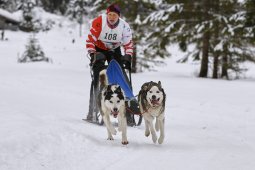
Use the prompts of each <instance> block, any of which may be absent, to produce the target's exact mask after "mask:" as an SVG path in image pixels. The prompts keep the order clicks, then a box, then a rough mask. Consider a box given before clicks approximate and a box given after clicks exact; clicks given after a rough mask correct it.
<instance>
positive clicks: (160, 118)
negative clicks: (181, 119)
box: [138, 81, 166, 144]
mask: <svg viewBox="0 0 255 170" xmlns="http://www.w3.org/2000/svg"><path fill="white" fill-rule="evenodd" d="M138 102H139V106H140V111H141V113H142V114H143V117H144V122H145V136H146V137H148V136H149V135H150V133H151V135H152V141H153V142H154V143H156V142H157V139H158V138H157V134H156V132H155V129H156V131H159V130H160V137H159V139H158V143H159V144H162V143H163V141H164V137H165V132H164V124H165V113H164V112H165V102H166V94H165V92H164V89H163V88H162V86H161V82H160V81H159V82H158V83H156V82H153V81H151V82H147V83H144V84H143V85H142V87H141V90H140V92H139V95H138ZM154 118H156V123H155V129H154V125H153V120H154Z"/></svg>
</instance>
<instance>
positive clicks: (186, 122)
mask: <svg viewBox="0 0 255 170" xmlns="http://www.w3.org/2000/svg"><path fill="white" fill-rule="evenodd" d="M87 30H88V29H87V28H86V29H84V32H83V33H84V34H83V37H79V36H78V35H79V29H78V27H75V26H72V24H70V26H69V27H62V28H55V29H54V30H52V31H49V32H42V33H39V34H38V35H37V37H38V39H39V43H40V45H41V46H42V48H43V50H44V52H45V54H46V56H47V57H50V58H51V59H52V60H53V63H44V62H42V63H40V62H38V63H26V64H19V63H17V57H18V56H20V55H21V54H22V53H23V52H24V49H25V44H26V43H27V40H28V37H29V35H30V34H28V33H23V32H12V31H6V37H8V41H0V94H1V97H0V117H1V119H0V169H1V170H14V169H19V170H30V169H31V170H34V169H36V170H46V169H47V170H56V169H61V170H84V169H91V170H102V169H109V170H110V169H122V170H128V169H132V170H141V169H148V170H154V169H160V170H169V169H174V170H186V169H189V170H205V169H206V170H216V169H217V170H240V169H245V170H253V169H254V166H255V161H254V160H255V154H254V151H255V146H254V142H255V135H254V131H255V115H254V113H255V105H254V98H255V91H254V81H255V77H254V73H255V69H254V66H253V65H250V71H249V72H248V73H247V79H241V80H235V81H226V80H212V79H200V78H196V77H195V71H196V69H197V66H194V65H191V64H176V59H177V58H178V57H179V58H180V52H179V51H178V49H177V48H176V47H175V46H173V47H170V48H169V51H171V52H172V53H173V55H172V58H171V59H167V60H166V62H167V67H162V66H161V67H159V68H158V72H144V73H138V74H133V82H135V83H133V84H134V93H135V94H137V93H138V91H139V89H140V87H141V85H142V84H143V83H145V82H148V81H159V80H160V81H161V82H162V85H163V87H164V89H165V92H166V94H167V102H166V120H165V123H166V125H165V132H166V138H165V141H164V143H163V144H162V145H159V144H153V142H152V140H151V137H148V138H146V137H145V136H144V122H143V123H142V125H141V126H139V127H128V131H127V133H128V140H129V145H128V146H123V145H122V144H121V135H120V133H117V135H116V136H115V140H114V141H108V140H106V139H107V132H106V128H105V127H104V126H97V125H94V124H89V123H87V122H84V121H82V118H85V116H86V114H87V111H88V103H89V88H90V80H91V78H90V70H89V67H88V63H89V60H88V59H87V58H86V50H85V38H86V34H87ZM73 39H75V40H76V41H75V43H74V44H73V43H72V40H73ZM179 58H178V59H179Z"/></svg>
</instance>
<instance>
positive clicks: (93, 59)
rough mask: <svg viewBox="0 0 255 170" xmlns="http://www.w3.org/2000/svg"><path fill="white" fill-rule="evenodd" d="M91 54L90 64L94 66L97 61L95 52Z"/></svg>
mask: <svg viewBox="0 0 255 170" xmlns="http://www.w3.org/2000/svg"><path fill="white" fill-rule="evenodd" d="M89 56H90V64H89V65H90V66H92V65H93V64H94V62H95V53H90V54H89Z"/></svg>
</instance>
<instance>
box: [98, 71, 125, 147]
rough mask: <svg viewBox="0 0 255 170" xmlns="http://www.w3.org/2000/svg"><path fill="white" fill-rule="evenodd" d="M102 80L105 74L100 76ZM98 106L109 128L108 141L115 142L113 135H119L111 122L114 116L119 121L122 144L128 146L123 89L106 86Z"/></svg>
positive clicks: (99, 98) (116, 86) (115, 86)
mask: <svg viewBox="0 0 255 170" xmlns="http://www.w3.org/2000/svg"><path fill="white" fill-rule="evenodd" d="M101 76H102V77H101ZM105 76H106V75H105ZM100 78H103V74H102V75H100ZM98 106H99V109H100V114H101V115H102V117H103V120H104V123H105V126H106V128H107V132H108V140H113V137H112V135H116V133H117V131H116V130H115V128H114V127H113V125H112V123H111V121H110V116H111V115H112V116H113V117H114V118H117V119H118V130H119V131H122V144H123V145H127V144H128V141H127V119H126V115H125V114H126V108H125V96H124V92H123V90H122V89H121V87H120V86H119V85H106V86H105V87H104V88H103V90H102V92H101V93H100V94H99V97H98Z"/></svg>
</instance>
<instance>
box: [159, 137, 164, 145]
mask: <svg viewBox="0 0 255 170" xmlns="http://www.w3.org/2000/svg"><path fill="white" fill-rule="evenodd" d="M163 141H164V137H163V136H160V137H159V139H158V143H159V144H162V143H163Z"/></svg>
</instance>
